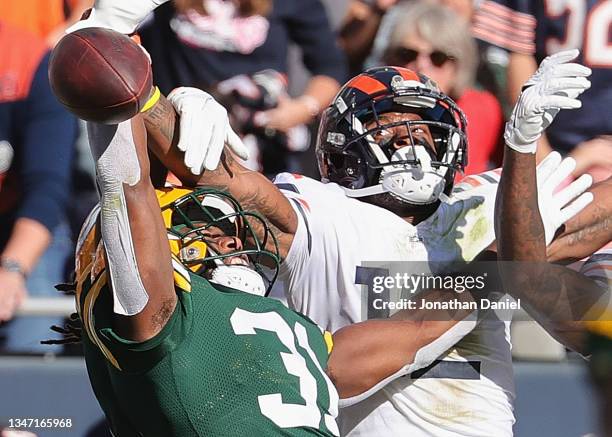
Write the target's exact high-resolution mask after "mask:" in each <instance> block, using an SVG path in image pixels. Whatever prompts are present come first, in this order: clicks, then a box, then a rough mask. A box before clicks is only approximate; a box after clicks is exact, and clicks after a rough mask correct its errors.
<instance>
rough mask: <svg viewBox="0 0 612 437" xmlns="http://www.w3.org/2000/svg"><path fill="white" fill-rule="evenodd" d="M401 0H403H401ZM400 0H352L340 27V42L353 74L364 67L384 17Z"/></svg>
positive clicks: (359, 71)
mask: <svg viewBox="0 0 612 437" xmlns="http://www.w3.org/2000/svg"><path fill="white" fill-rule="evenodd" d="M399 1H401V0H399ZM397 2H398V0H351V1H350V3H349V6H348V10H347V12H346V16H345V17H344V21H343V23H342V25H341V27H340V34H339V42H340V46H341V47H342V49H343V50H344V52H345V53H346V57H347V60H348V66H349V70H350V72H351V76H356V75H357V74H359V73H361V72H362V71H363V69H364V63H365V60H366V58H367V57H368V56H369V55H370V53H371V52H372V49H373V47H374V40H375V39H376V34H377V33H378V30H379V29H380V27H381V24H382V22H383V17H384V16H385V15H386V13H387V12H388V11H389V9H391V8H392V7H393V6H394V5H395V4H396V3H397Z"/></svg>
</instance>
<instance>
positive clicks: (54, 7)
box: [0, 0, 93, 47]
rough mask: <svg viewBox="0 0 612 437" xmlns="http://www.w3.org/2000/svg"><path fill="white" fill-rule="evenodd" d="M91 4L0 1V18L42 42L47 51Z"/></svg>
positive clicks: (52, 0) (73, 0)
mask: <svg viewBox="0 0 612 437" xmlns="http://www.w3.org/2000/svg"><path fill="white" fill-rule="evenodd" d="M92 5H93V0H19V1H8V0H7V1H1V2H0V18H2V20H3V21H4V22H6V23H9V24H13V25H15V26H17V27H21V28H22V29H24V30H27V31H29V32H30V33H33V34H35V35H37V36H38V37H40V38H43V39H45V40H46V41H47V44H48V45H49V46H50V47H53V46H55V44H56V43H57V41H59V39H60V38H61V37H62V36H63V35H64V31H65V30H66V28H67V27H68V26H70V25H71V24H73V23H76V22H77V21H79V19H80V18H81V15H83V12H85V10H86V9H87V8H90V7H91V6H92Z"/></svg>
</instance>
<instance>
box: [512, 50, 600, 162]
mask: <svg viewBox="0 0 612 437" xmlns="http://www.w3.org/2000/svg"><path fill="white" fill-rule="evenodd" d="M579 54H580V52H579V51H578V50H577V49H574V50H566V51H563V52H559V53H555V54H554V55H551V56H548V57H547V58H545V59H544V60H543V61H542V63H541V64H540V67H539V68H538V70H537V71H536V72H535V74H534V75H533V76H532V77H531V78H530V79H529V80H528V81H527V83H526V84H525V86H524V87H523V92H522V93H521V95H520V96H519V99H518V102H517V103H516V106H515V107H514V110H513V111H512V115H511V117H510V121H508V123H506V129H505V132H504V139H505V140H506V144H507V145H508V147H510V148H512V149H513V150H516V151H517V152H520V153H535V151H536V141H537V140H538V138H540V136H541V135H542V132H544V130H545V129H546V128H547V127H548V126H549V125H550V123H552V121H553V119H554V118H555V116H556V115H557V113H558V112H559V110H561V109H574V108H580V106H582V104H581V102H580V101H579V100H578V96H580V94H582V92H584V91H585V90H587V89H588V88H589V87H590V86H591V82H589V80H588V79H587V77H589V76H590V75H591V69H590V68H588V67H585V66H584V65H580V64H576V63H571V62H570V61H572V60H574V59H576V57H577V56H578V55H579Z"/></svg>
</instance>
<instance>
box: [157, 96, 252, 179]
mask: <svg viewBox="0 0 612 437" xmlns="http://www.w3.org/2000/svg"><path fill="white" fill-rule="evenodd" d="M168 100H169V101H170V102H171V103H172V105H173V106H174V108H175V109H176V111H177V112H178V114H179V116H180V133H179V142H178V148H179V149H180V150H181V151H182V152H185V160H184V162H185V165H186V166H187V167H189V169H190V170H191V172H192V173H193V174H196V175H198V174H201V173H202V172H203V171H204V169H206V170H215V169H216V168H217V166H218V165H219V160H220V159H221V153H222V152H223V147H224V145H227V146H228V147H229V148H230V149H231V150H232V151H233V152H234V153H235V154H236V155H238V156H239V157H240V158H242V159H248V157H249V153H248V150H247V148H246V146H245V145H244V144H243V143H242V140H241V139H240V137H239V136H238V135H237V134H236V133H235V132H234V130H233V129H232V127H231V126H230V124H229V119H228V117H227V111H226V110H225V108H224V107H223V106H221V105H220V104H219V103H218V102H217V101H216V100H215V99H214V98H213V97H212V96H211V95H210V94H208V93H206V92H204V91H202V90H200V89H197V88H189V87H181V88H176V89H175V90H174V91H172V92H171V93H170V94H169V95H168Z"/></svg>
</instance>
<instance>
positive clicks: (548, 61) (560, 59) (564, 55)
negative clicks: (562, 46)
mask: <svg viewBox="0 0 612 437" xmlns="http://www.w3.org/2000/svg"><path fill="white" fill-rule="evenodd" d="M579 54H580V50H578V49H570V50H563V51H560V52H557V53H554V54H552V55H550V56H547V57H546V58H544V60H543V61H542V63H541V64H540V66H551V65H558V64H565V63H566V62H569V61H573V60H574V59H576V58H577V57H578V55H579Z"/></svg>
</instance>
